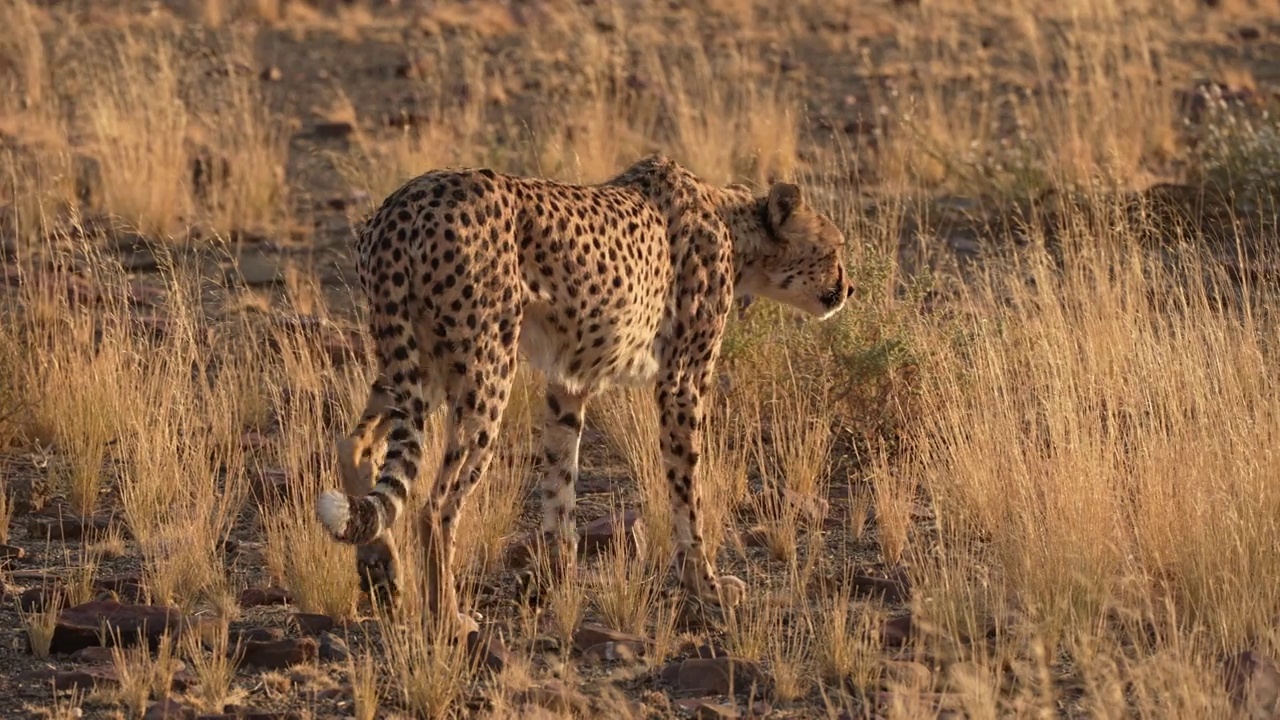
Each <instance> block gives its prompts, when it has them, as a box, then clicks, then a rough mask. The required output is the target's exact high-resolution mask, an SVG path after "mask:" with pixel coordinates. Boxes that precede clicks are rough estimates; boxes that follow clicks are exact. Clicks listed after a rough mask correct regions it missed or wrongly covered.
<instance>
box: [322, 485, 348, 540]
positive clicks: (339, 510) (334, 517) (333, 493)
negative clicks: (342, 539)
mask: <svg viewBox="0 0 1280 720" xmlns="http://www.w3.org/2000/svg"><path fill="white" fill-rule="evenodd" d="M316 512H317V513H318V514H319V515H320V522H321V523H322V524H323V525H324V526H325V528H326V529H328V530H329V532H331V533H333V534H334V535H341V534H342V533H343V532H344V531H345V530H346V529H347V520H348V519H350V517H351V505H350V503H348V502H347V496H346V494H345V493H342V492H339V491H337V490H329V491H326V492H324V493H321V494H320V500H319V502H317V503H316Z"/></svg>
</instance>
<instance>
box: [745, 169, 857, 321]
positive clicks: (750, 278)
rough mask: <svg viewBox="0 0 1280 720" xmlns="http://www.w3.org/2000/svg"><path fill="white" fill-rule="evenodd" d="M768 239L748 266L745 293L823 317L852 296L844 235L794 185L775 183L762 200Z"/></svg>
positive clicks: (760, 218) (761, 223)
mask: <svg viewBox="0 0 1280 720" xmlns="http://www.w3.org/2000/svg"><path fill="white" fill-rule="evenodd" d="M755 207H756V208H757V210H756V212H757V218H756V220H755V222H756V223H758V227H759V229H760V230H761V231H763V234H764V238H763V240H762V241H761V243H760V245H759V250H760V251H759V252H758V253H753V255H755V257H753V258H750V259H748V261H747V262H746V263H744V267H743V276H742V279H741V286H740V288H739V292H740V293H745V294H750V295H759V296H762V297H767V298H771V299H773V300H776V301H778V302H781V303H786V304H787V305H791V306H793V307H796V308H799V309H800V310H803V311H804V312H807V313H810V314H812V315H816V316H818V317H819V318H820V319H823V320H825V319H826V318H829V317H831V316H832V315H834V314H835V313H836V312H837V311H838V310H840V308H842V307H844V303H845V300H847V299H848V297H849V296H850V295H852V294H853V285H852V284H851V283H850V281H849V274H848V273H847V272H846V271H845V267H844V244H845V243H844V235H843V234H841V232H840V230H839V229H838V228H836V226H835V223H833V222H831V220H830V219H829V218H828V217H827V216H826V215H823V214H822V213H821V212H818V211H817V210H815V209H814V208H813V207H811V206H810V205H809V204H808V203H806V202H805V201H804V198H803V197H801V195H800V188H799V187H797V186H796V185H793V184H791V183H776V184H774V185H773V186H772V187H771V188H770V189H769V193H768V195H767V196H765V197H762V198H757V200H756V202H755Z"/></svg>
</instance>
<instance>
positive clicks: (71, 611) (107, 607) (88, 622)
mask: <svg viewBox="0 0 1280 720" xmlns="http://www.w3.org/2000/svg"><path fill="white" fill-rule="evenodd" d="M197 627H198V624H197V623H196V621H194V620H193V619H191V618H189V617H187V616H185V615H183V613H182V612H181V611H180V610H178V609H177V608H171V607H164V606H160V605H125V604H122V603H119V602H117V601H115V600H94V601H92V602H87V603H83V604H81V605H76V606H74V607H69V608H66V609H64V610H62V612H60V613H59V614H58V622H57V625H56V626H55V627H54V630H53V640H52V642H51V643H50V645H49V652H51V653H55V654H59V653H73V652H75V651H77V650H80V649H82V648H87V647H94V646H96V645H102V644H103V641H102V639H100V638H99V633H101V632H102V631H103V630H104V629H105V630H106V638H105V639H106V641H107V644H108V645H111V644H115V643H117V642H118V643H120V644H121V645H124V646H126V647H127V646H130V645H133V644H136V643H137V642H138V639H139V637H142V638H145V639H146V641H147V644H148V646H150V647H151V648H152V649H155V648H156V647H158V646H159V642H160V637H161V636H162V635H164V634H165V633H168V634H169V635H170V636H171V637H175V638H176V637H177V636H180V635H181V634H183V633H185V632H190V631H192V630H194V629H197Z"/></svg>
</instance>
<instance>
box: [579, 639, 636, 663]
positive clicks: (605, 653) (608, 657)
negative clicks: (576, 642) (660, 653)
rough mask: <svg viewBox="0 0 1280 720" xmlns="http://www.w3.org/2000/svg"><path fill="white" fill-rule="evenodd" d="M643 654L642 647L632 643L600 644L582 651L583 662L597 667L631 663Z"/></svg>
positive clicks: (612, 642)
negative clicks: (609, 663)
mask: <svg viewBox="0 0 1280 720" xmlns="http://www.w3.org/2000/svg"><path fill="white" fill-rule="evenodd" d="M643 654H644V646H643V645H640V644H638V643H632V642H614V641H612V640H610V641H609V642H602V643H598V644H596V645H592V646H591V647H589V648H587V649H586V650H583V651H582V660H583V662H586V663H590V664H593V665H599V664H602V663H606V662H631V661H633V660H636V659H637V658H639V657H640V656H641V655H643Z"/></svg>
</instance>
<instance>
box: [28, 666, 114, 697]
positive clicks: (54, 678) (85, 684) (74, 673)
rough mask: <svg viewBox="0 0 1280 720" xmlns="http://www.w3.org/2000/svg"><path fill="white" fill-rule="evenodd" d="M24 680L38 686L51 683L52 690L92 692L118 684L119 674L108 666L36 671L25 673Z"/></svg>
mask: <svg viewBox="0 0 1280 720" xmlns="http://www.w3.org/2000/svg"><path fill="white" fill-rule="evenodd" d="M26 679H27V680H29V681H33V682H36V683H40V684H42V685H43V684H46V683H50V682H52V685H53V689H54V690H58V691H62V690H86V691H87V690H93V689H94V688H98V687H105V686H109V685H119V684H120V674H119V673H118V672H116V669H115V668H114V667H111V666H109V665H97V666H94V667H86V668H77V669H75V670H61V671H56V670H36V671H34V672H31V673H27V675H26Z"/></svg>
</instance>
